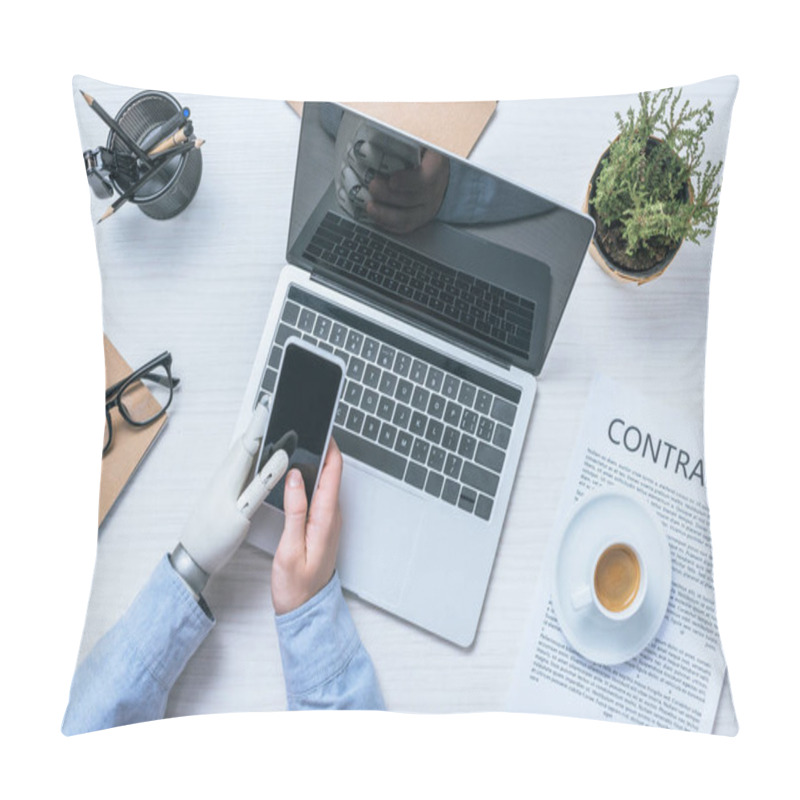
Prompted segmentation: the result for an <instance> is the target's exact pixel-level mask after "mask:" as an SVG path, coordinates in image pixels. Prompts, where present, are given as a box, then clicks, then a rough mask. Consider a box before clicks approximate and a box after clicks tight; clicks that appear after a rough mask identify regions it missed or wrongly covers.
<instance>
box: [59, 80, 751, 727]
mask: <svg viewBox="0 0 800 800" xmlns="http://www.w3.org/2000/svg"><path fill="white" fill-rule="evenodd" d="M737 83H738V82H737V79H736V78H734V77H724V78H718V79H715V80H710V81H705V82H703V83H698V84H694V85H691V86H686V87H683V88H682V89H675V90H669V91H662V92H650V93H647V94H645V95H641V96H638V97H637V96H636V95H630V96H616V97H594V98H580V99H563V100H541V101H501V102H499V103H497V104H495V103H465V104H368V105H367V106H366V107H365V106H361V109H362V110H366V111H367V112H369V113H370V114H371V115H373V116H375V117H376V118H379V119H383V120H386V121H389V122H390V123H391V124H393V125H395V126H397V127H400V128H403V129H406V130H409V131H410V132H412V133H415V134H418V135H420V136H422V138H424V139H426V140H427V141H429V142H431V143H432V144H434V145H437V146H439V147H443V148H445V149H450V150H454V151H455V152H456V153H457V154H458V155H460V156H461V157H464V158H468V160H469V161H472V162H474V163H476V164H478V165H480V166H481V167H483V168H485V169H489V170H492V171H494V172H497V173H499V174H501V175H504V176H506V177H507V178H508V179H509V180H510V181H512V182H513V183H515V184H520V185H522V186H527V187H532V188H533V189H535V190H536V191H537V192H540V193H541V194H542V195H544V196H545V197H548V198H551V199H552V201H553V202H554V203H560V204H564V205H566V206H569V207H571V208H574V209H576V210H579V211H580V210H581V209H582V210H583V212H584V213H585V214H586V215H587V217H588V218H590V219H591V220H592V222H593V224H594V226H595V230H594V235H593V237H592V239H591V243H590V245H589V248H588V252H587V254H586V256H585V258H584V259H583V264H582V267H581V270H580V273H579V274H578V277H577V280H576V281H575V284H574V286H573V287H571V294H570V296H569V302H568V303H567V305H566V310H565V312H564V314H563V317H562V318H561V320H560V323H559V321H558V320H555V324H558V331H557V334H556V335H555V338H554V340H553V342H552V347H551V348H550V351H549V353H548V355H547V360H546V363H545V365H544V368H543V369H542V371H541V374H540V375H539V377H538V378H537V382H538V388H537V397H536V401H535V406H534V411H533V415H532V421H531V423H530V427H529V432H528V436H527V438H526V440H525V445H524V447H523V448H522V451H521V458H520V461H519V466H518V468H517V475H516V479H515V483H514V490H513V493H512V495H511V501H510V505H509V508H508V512H507V515H506V520H505V525H504V528H503V534H502V538H501V540H500V545H499V548H498V550H497V554H496V558H495V561H494V566H493V569H492V573H491V580H490V582H489V591H488V593H487V596H486V600H485V603H484V606H483V611H482V615H481V619H480V624H479V628H478V634H477V637H476V639H475V642H474V643H473V644H472V645H471V646H470V647H469V648H466V649H464V648H461V647H458V646H456V645H454V644H452V643H450V642H447V641H445V640H443V639H441V638H439V637H437V636H435V635H431V634H430V633H429V632H427V631H426V630H424V629H423V627H418V626H416V625H413V624H410V623H408V622H406V621H404V620H402V619H400V618H399V617H397V616H394V615H393V614H392V613H391V609H388V610H387V609H381V608H377V607H376V606H374V605H372V604H370V603H369V602H368V599H362V598H359V597H357V596H355V595H351V594H349V593H347V594H346V596H343V595H342V587H341V584H340V581H339V573H340V571H341V570H340V569H337V571H336V572H335V573H334V574H333V577H331V576H330V574H326V576H325V577H326V580H325V582H324V586H315V587H314V589H315V591H314V592H312V593H311V595H310V596H309V597H305V596H304V598H303V602H302V603H301V604H300V605H298V606H297V607H295V608H293V609H291V610H289V611H287V612H285V613H277V614H276V611H275V610H274V609H273V605H272V602H271V598H270V588H272V591H273V593H274V592H275V586H274V585H272V586H271V574H272V577H273V578H274V573H272V561H273V559H272V556H270V555H268V554H267V553H266V552H265V551H264V550H263V549H260V548H259V547H256V546H253V544H252V543H251V542H247V543H244V544H242V545H241V546H238V544H239V541H240V539H241V538H243V535H244V533H242V536H240V537H239V540H237V541H236V545H237V546H231V548H229V549H230V552H226V553H224V554H222V555H220V554H214V555H210V554H208V552H206V551H210V550H212V549H213V548H211V547H208V548H206V549H205V550H204V545H203V544H198V545H193V546H187V547H186V548H184V549H181V548H177V549H176V545H178V543H179V542H183V543H184V544H187V542H188V540H187V536H191V535H195V540H197V537H196V531H197V530H198V529H203V528H204V526H207V527H208V528H209V530H211V533H210V534H209V535H210V536H212V537H213V536H215V535H216V532H215V531H214V530H213V529H214V527H215V524H216V522H217V520H218V519H220V520H223V521H222V522H220V523H219V524H220V525H222V526H224V525H226V524H228V522H229V520H228V518H227V517H225V514H224V513H222V512H220V513H222V515H221V516H220V517H219V518H217V517H214V519H213V520H209V519H202V517H203V513H200V514H199V516H200V517H201V518H200V519H198V508H199V509H201V510H203V512H205V510H206V509H207V508H209V507H210V506H209V502H210V501H209V497H210V495H211V493H213V492H211V491H210V490H208V489H206V488H205V487H208V486H211V487H212V489H213V491H214V492H215V491H216V488H214V487H217V488H218V487H219V485H220V484H219V480H220V479H219V478H217V479H215V477H214V476H215V475H219V472H218V470H219V469H220V465H224V464H225V463H227V462H226V454H228V453H229V452H233V451H235V450H236V448H237V447H238V446H239V445H238V442H239V436H240V434H241V431H242V425H241V424H238V423H237V413H239V412H240V409H243V410H246V412H247V414H246V416H247V418H248V419H249V414H250V408H252V401H253V398H252V397H248V396H246V391H247V388H248V386H249V385H250V382H249V379H250V377H251V371H252V369H253V364H254V360H255V359H256V356H257V353H258V352H259V343H260V341H261V337H262V331H263V330H264V326H265V322H266V320H267V315H268V312H269V309H270V304H271V302H272V300H273V296H274V295H275V292H276V286H277V284H278V275H279V273H280V271H281V269H282V267H283V266H284V264H285V263H286V249H287V248H286V239H287V235H288V231H289V212H290V209H291V208H292V187H293V181H294V176H295V163H296V158H297V142H298V134H299V130H300V118H299V115H298V112H299V111H300V110H301V109H300V107H299V106H298V105H297V104H293V105H290V104H288V103H286V102H283V101H267V100H245V99H234V98H224V97H209V96H200V95H191V96H190V95H173V94H171V93H168V92H164V91H161V90H157V91H156V90H146V91H140V90H135V89H131V88H128V87H122V86H112V85H109V84H104V83H101V82H98V81H96V80H93V79H90V78H85V77H81V76H76V78H75V79H74V95H75V105H76V113H77V118H78V124H79V130H80V138H81V146H82V150H83V154H84V160H85V163H86V169H87V178H88V181H89V184H90V195H89V196H90V213H91V219H92V223H93V225H94V230H95V235H96V243H97V252H98V260H99V264H100V271H101V277H102V287H103V309H102V314H103V328H104V331H105V335H106V338H105V342H104V346H105V355H106V385H107V386H109V387H112V386H113V385H115V384H117V387H116V389H115V390H114V391H112V392H111V394H110V395H107V401H108V403H107V411H106V416H107V420H108V423H107V429H110V432H111V437H110V438H111V441H110V444H109V446H108V448H107V451H106V452H105V454H104V455H103V463H102V482H101V490H100V498H101V502H100V515H99V526H100V527H99V536H98V550H97V562H96V568H95V577H94V583H93V587H92V594H91V598H90V602H89V608H88V612H87V618H86V626H85V631H84V636H83V640H82V642H81V646H80V653H79V658H78V667H77V669H76V674H75V679H74V682H73V689H72V694H71V699H70V703H69V708H68V711H67V715H66V718H65V723H64V730H65V732H67V733H73V732H80V731H84V730H91V729H95V728H101V727H110V726H114V725H119V724H124V723H128V722H135V721H139V720H144V719H153V718H157V717H160V716H164V715H166V716H182V715H191V714H205V713H211V712H230V711H242V710H262V711H263V710H281V709H284V708H286V706H287V702H288V704H289V706H290V707H316V706H323V707H328V706H330V707H346V706H348V704H349V705H351V706H356V707H378V708H380V707H386V708H387V709H389V710H397V711H418V712H452V711H459V712H468V711H496V710H512V711H531V712H538V713H555V714H564V715H572V716H582V717H589V718H597V719H609V720H616V721H622V722H632V723H636V724H646V725H655V726H661V727H667V728H680V729H685V730H695V731H704V732H712V731H713V732H718V733H727V734H733V733H735V732H736V730H737V723H736V718H735V714H734V711H733V704H732V700H731V695H730V690H729V687H728V682H727V677H726V676H727V670H726V664H725V660H724V657H723V654H722V648H721V643H720V640H719V634H718V631H717V625H716V611H715V601H714V589H713V574H712V566H711V565H712V554H711V541H710V534H709V523H708V504H707V498H706V481H707V474H706V472H707V471H706V468H705V463H704V460H703V435H702V431H703V427H702V422H703V417H702V414H703V378H704V357H705V342H706V338H705V337H706V320H707V313H708V285H709V275H710V265H711V253H712V247H713V232H714V223H715V219H716V211H717V204H718V200H719V194H718V192H719V185H720V179H721V175H722V165H723V163H724V156H725V147H726V142H727V135H728V128H729V122H730V116H731V109H732V105H733V100H734V97H735V94H736V89H737ZM673 124H675V125H677V127H678V129H679V130H677V131H675V130H670V128H671V127H672V126H673ZM687 132H688V133H687ZM384 163H385V162H384ZM423 166H424V165H423ZM404 167H405V165H404ZM416 169H417V173H416V174H417V175H418V176H419V174H420V172H419V170H420V169H422V167H420V168H416ZM389 172H391V170H389ZM387 174H388V173H387ZM370 178H371V176H370ZM370 178H367V179H366V180H364V183H368V182H369V179H370ZM448 188H449V187H448ZM445 196H446V195H445ZM445 204H446V203H445ZM443 347H446V345H443ZM131 375H134V379H131V378H130V376H131ZM121 381H122V382H123V384H124V386H123V388H124V392H123V394H122V395H120V393H119V383H120V382H121ZM126 381H127V383H125V382H126ZM120 397H121V398H122V399H121V400H120ZM248 403H249V404H250V405H249V406H248ZM165 409H166V410H165ZM162 412H163V413H162ZM486 416H487V419H488V418H491V414H490V413H489V411H487V412H486ZM241 418H242V417H241V415H240V419H241ZM262 422H263V420H262ZM492 423H493V429H492V432H491V433H487V434H486V435H487V437H488V439H489V441H488V442H485V443H484V444H485V446H484V447H483V449H481V450H480V452H481V453H483V454H484V456H483V457H485V458H493V457H495V454H496V453H499V452H500V451H499V449H498V448H497V441H498V438H497V437H498V433H499V431H500V430H502V424H501V423H500V424H498V420H492ZM495 429H497V431H498V433H496V432H495ZM234 431H235V432H236V436H234V442H233V445H231V437H232V433H234ZM484 433H486V431H484ZM259 435H260V434H259ZM419 438H420V439H421V440H423V441H424V434H421V435H420V437H419ZM104 444H105V443H104ZM231 447H233V451H232V450H231ZM240 455H241V454H240ZM501 455H502V454H501ZM227 458H228V459H229V460H230V458H231V457H230V456H227ZM467 458H468V457H467ZM443 464H444V461H443ZM248 466H249V465H248ZM484 467H485V464H484ZM326 468H327V467H326ZM353 468H355V467H353V465H352V463H351V460H350V458H349V457H346V458H345V463H344V469H345V470H347V469H353ZM223 469H224V467H223ZM432 469H434V468H433V467H432ZM226 475H227V476H228V477H230V472H228V473H226ZM242 480H243V473H242V474H239V475H238V484H237V491H238V489H241V486H242ZM405 490H406V491H422V492H424V489H420V490H416V489H408V488H407V489H405ZM215 502H216V501H215ZM219 502H220V503H222V504H224V501H222V500H220V501H219ZM214 508H215V509H216V508H217V506H214ZM190 520H191V521H192V522H191V526H192V527H193V532H194V534H193V533H190V532H187V522H188V521H190ZM212 523H214V524H212ZM230 524H231V525H233V526H234V527H235V525H236V524H238V523H236V522H232V523H230ZM243 527H246V526H243ZM341 536H342V537H346V536H347V514H346V513H345V514H344V515H343V527H342V532H341ZM195 540H193V541H195ZM198 541H199V540H198ZM251 541H252V539H251ZM198 553H201V555H202V557H200V556H199V555H198ZM340 566H341V565H340ZM209 576H210V580H208V578H209ZM328 579H330V580H328ZM345 584H346V581H345ZM344 589H345V592H346V591H347V585H345V586H344ZM533 589H535V590H533ZM273 618H274V619H273ZM312 653H313V657H312V656H311V655H310V654H312ZM145 684H146V686H145ZM143 686H144V688H143ZM353 687H356V688H355V689H354V688H353Z"/></svg>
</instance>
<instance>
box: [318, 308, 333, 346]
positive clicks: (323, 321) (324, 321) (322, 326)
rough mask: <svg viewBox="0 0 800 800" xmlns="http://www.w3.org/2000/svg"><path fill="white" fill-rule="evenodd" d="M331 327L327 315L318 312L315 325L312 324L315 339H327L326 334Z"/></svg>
mask: <svg viewBox="0 0 800 800" xmlns="http://www.w3.org/2000/svg"><path fill="white" fill-rule="evenodd" d="M331 327H332V323H331V321H330V320H329V319H328V318H327V317H323V316H322V314H320V315H319V316H318V317H317V323H316V325H314V336H316V337H317V339H322V340H323V341H327V340H328V335H329V334H330V332H331Z"/></svg>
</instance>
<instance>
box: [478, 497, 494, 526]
mask: <svg viewBox="0 0 800 800" xmlns="http://www.w3.org/2000/svg"><path fill="white" fill-rule="evenodd" d="M492 505H493V501H492V500H490V499H489V498H488V497H487V496H486V495H485V494H479V495H478V502H477V503H476V504H475V516H476V517H480V518H481V519H486V520H488V519H489V517H491V516H492Z"/></svg>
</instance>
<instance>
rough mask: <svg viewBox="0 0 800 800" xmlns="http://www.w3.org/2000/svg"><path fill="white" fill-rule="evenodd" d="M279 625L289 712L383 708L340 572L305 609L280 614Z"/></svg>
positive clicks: (372, 669)
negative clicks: (347, 600)
mask: <svg viewBox="0 0 800 800" xmlns="http://www.w3.org/2000/svg"><path fill="white" fill-rule="evenodd" d="M275 625H276V627H277V630H278V645H279V647H280V652H281V661H282V663H283V676H284V680H285V682H286V698H287V701H288V708H289V709H290V710H298V709H331V708H346V709H380V710H383V709H384V703H383V696H382V694H381V690H380V688H379V686H378V680H377V677H376V675H375V669H374V667H373V665H372V661H371V659H370V657H369V654H368V653H367V651H366V650H365V649H364V646H363V644H362V643H361V639H360V638H359V636H358V632H357V631H356V627H355V624H354V623H353V618H352V617H351V616H350V611H349V609H348V608H347V604H346V603H345V601H344V596H343V595H342V587H341V583H340V582H339V576H338V574H337V573H334V575H333V577H332V578H331V580H330V581H329V582H328V584H327V586H325V588H323V589H322V590H321V591H319V592H318V593H317V594H316V595H314V597H312V598H311V599H310V600H308V601H307V602H306V603H304V604H303V605H302V606H300V607H299V608H296V609H294V610H293V611H290V612H288V613H287V614H279V615H276V617H275Z"/></svg>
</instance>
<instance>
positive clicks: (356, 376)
mask: <svg viewBox="0 0 800 800" xmlns="http://www.w3.org/2000/svg"><path fill="white" fill-rule="evenodd" d="M365 366H366V365H365V364H364V362H363V361H362V360H361V359H360V358H351V359H350V363H349V364H348V365H347V377H348V378H352V379H353V380H354V381H360V380H361V379H362V378H363V377H364V367H365Z"/></svg>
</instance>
